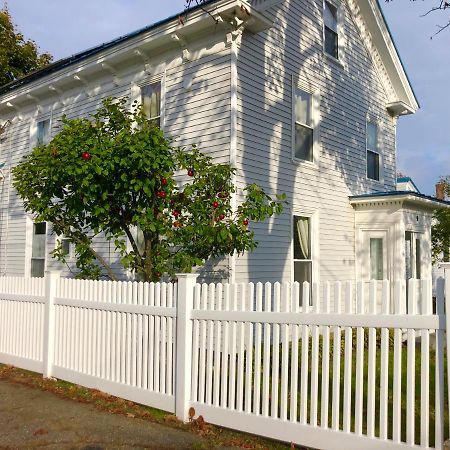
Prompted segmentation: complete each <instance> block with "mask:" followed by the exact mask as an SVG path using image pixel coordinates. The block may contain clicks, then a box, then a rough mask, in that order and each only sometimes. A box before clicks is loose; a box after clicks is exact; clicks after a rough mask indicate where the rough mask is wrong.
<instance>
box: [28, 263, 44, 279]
mask: <svg viewBox="0 0 450 450" xmlns="http://www.w3.org/2000/svg"><path fill="white" fill-rule="evenodd" d="M44 270H45V259H32V260H31V276H32V277H43V276H44Z"/></svg>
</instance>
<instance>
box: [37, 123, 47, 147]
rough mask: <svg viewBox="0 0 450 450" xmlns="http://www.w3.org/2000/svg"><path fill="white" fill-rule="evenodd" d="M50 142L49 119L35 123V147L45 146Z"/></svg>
mask: <svg viewBox="0 0 450 450" xmlns="http://www.w3.org/2000/svg"><path fill="white" fill-rule="evenodd" d="M49 140H50V119H45V120H41V121H39V122H38V123H37V130H36V146H40V145H45V144H47V143H48V142H49Z"/></svg>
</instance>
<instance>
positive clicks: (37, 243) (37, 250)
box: [30, 222, 47, 277]
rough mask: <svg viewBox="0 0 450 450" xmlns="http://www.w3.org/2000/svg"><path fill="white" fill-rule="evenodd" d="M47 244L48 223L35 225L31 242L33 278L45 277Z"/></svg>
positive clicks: (36, 223)
mask: <svg viewBox="0 0 450 450" xmlns="http://www.w3.org/2000/svg"><path fill="white" fill-rule="evenodd" d="M46 242H47V224H46V222H35V223H33V234H32V240H31V273H30V275H31V276H32V277H43V276H44V272H45V254H46Z"/></svg>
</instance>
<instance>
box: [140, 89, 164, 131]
mask: <svg viewBox="0 0 450 450" xmlns="http://www.w3.org/2000/svg"><path fill="white" fill-rule="evenodd" d="M141 102H142V106H143V108H144V113H145V115H146V116H147V118H148V119H150V120H151V121H152V122H154V124H155V125H157V126H158V127H159V126H161V81H157V82H154V83H149V84H145V85H144V86H141Z"/></svg>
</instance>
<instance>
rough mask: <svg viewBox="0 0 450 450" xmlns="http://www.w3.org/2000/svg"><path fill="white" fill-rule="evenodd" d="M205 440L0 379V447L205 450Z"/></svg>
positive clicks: (87, 449)
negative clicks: (174, 449) (172, 449)
mask: <svg viewBox="0 0 450 450" xmlns="http://www.w3.org/2000/svg"><path fill="white" fill-rule="evenodd" d="M206 442H207V441H205V440H203V439H202V438H201V437H199V436H196V435H194V434H191V433H187V432H185V431H181V430H176V429H173V428H170V427H166V426H164V425H159V424H155V423H151V422H148V421H144V420H141V419H136V418H128V417H125V416H120V415H116V414H110V413H107V412H102V411H99V410H97V409H95V408H94V407H93V406H92V405H88V404H83V403H77V402H75V401H71V400H65V399H61V398H59V397H57V396H55V395H53V394H51V393H48V392H45V391H41V390H38V389H32V388H29V387H27V386H21V385H16V384H13V383H10V382H8V381H5V380H0V449H30V448H31V449H34V448H43V449H58V450H59V449H84V450H101V449H144V448H145V449H166V448H167V449H170V448H176V449H205V448H209V445H208V444H207V443H206Z"/></svg>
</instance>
